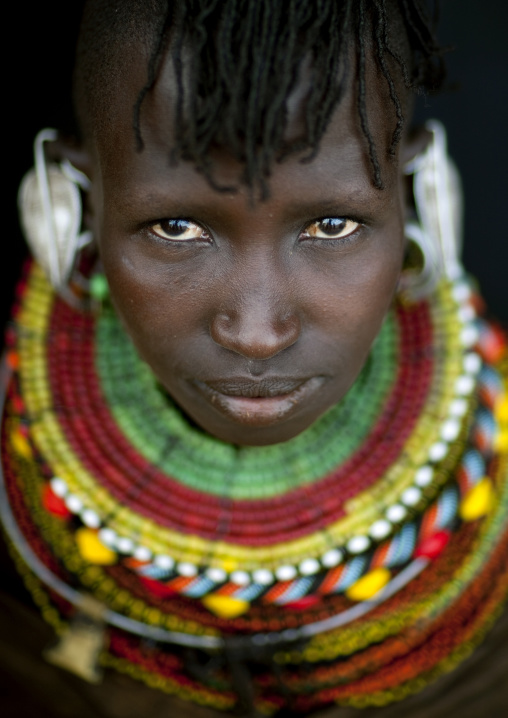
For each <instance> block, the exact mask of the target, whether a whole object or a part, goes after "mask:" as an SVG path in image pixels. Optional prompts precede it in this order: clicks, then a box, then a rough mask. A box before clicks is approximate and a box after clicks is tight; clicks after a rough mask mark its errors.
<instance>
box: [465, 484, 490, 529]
mask: <svg viewBox="0 0 508 718" xmlns="http://www.w3.org/2000/svg"><path fill="white" fill-rule="evenodd" d="M493 501H494V487H493V485H492V481H491V480H490V479H489V477H488V476H484V477H483V479H482V480H481V481H479V482H478V483H477V484H476V486H473V488H472V489H470V490H469V491H468V493H467V494H466V495H465V497H464V498H463V499H462V502H461V504H460V509H459V514H460V517H461V519H462V520H463V521H476V519H479V518H481V517H482V516H485V514H488V513H489V511H490V509H491V508H492V504H493Z"/></svg>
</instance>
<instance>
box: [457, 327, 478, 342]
mask: <svg viewBox="0 0 508 718" xmlns="http://www.w3.org/2000/svg"><path fill="white" fill-rule="evenodd" d="M477 341H478V329H477V328H476V327H475V326H474V325H473V324H466V325H465V327H464V329H463V330H462V331H461V332H460V342H461V344H462V346H464V347H472V346H473V345H474V344H476V342H477Z"/></svg>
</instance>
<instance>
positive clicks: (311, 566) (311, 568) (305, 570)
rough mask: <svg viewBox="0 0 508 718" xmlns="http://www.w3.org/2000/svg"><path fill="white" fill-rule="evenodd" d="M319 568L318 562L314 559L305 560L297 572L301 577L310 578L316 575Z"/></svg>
mask: <svg viewBox="0 0 508 718" xmlns="http://www.w3.org/2000/svg"><path fill="white" fill-rule="evenodd" d="M320 568H321V566H320V565H319V561H317V560H316V559H315V558H305V559H304V560H303V561H302V562H301V563H300V565H299V566H298V570H299V571H300V573H301V574H302V576H312V575H313V574H315V573H317V572H318V571H319V569H320Z"/></svg>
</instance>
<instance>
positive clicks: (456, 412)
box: [449, 399, 468, 419]
mask: <svg viewBox="0 0 508 718" xmlns="http://www.w3.org/2000/svg"><path fill="white" fill-rule="evenodd" d="M467 406H468V404H467V401H466V399H454V400H453V401H452V403H451V404H450V411H449V414H450V416H456V417H458V418H459V419H460V418H461V417H463V416H464V415H465V413H466V412H467Z"/></svg>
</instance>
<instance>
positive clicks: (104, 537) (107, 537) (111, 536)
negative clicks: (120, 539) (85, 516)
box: [98, 529, 116, 548]
mask: <svg viewBox="0 0 508 718" xmlns="http://www.w3.org/2000/svg"><path fill="white" fill-rule="evenodd" d="M98 537H99V539H100V541H101V542H102V543H103V544H104V545H105V546H108V547H110V548H111V547H112V546H114V545H115V544H116V533H115V532H114V531H113V529H101V530H100V531H99V533H98Z"/></svg>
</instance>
